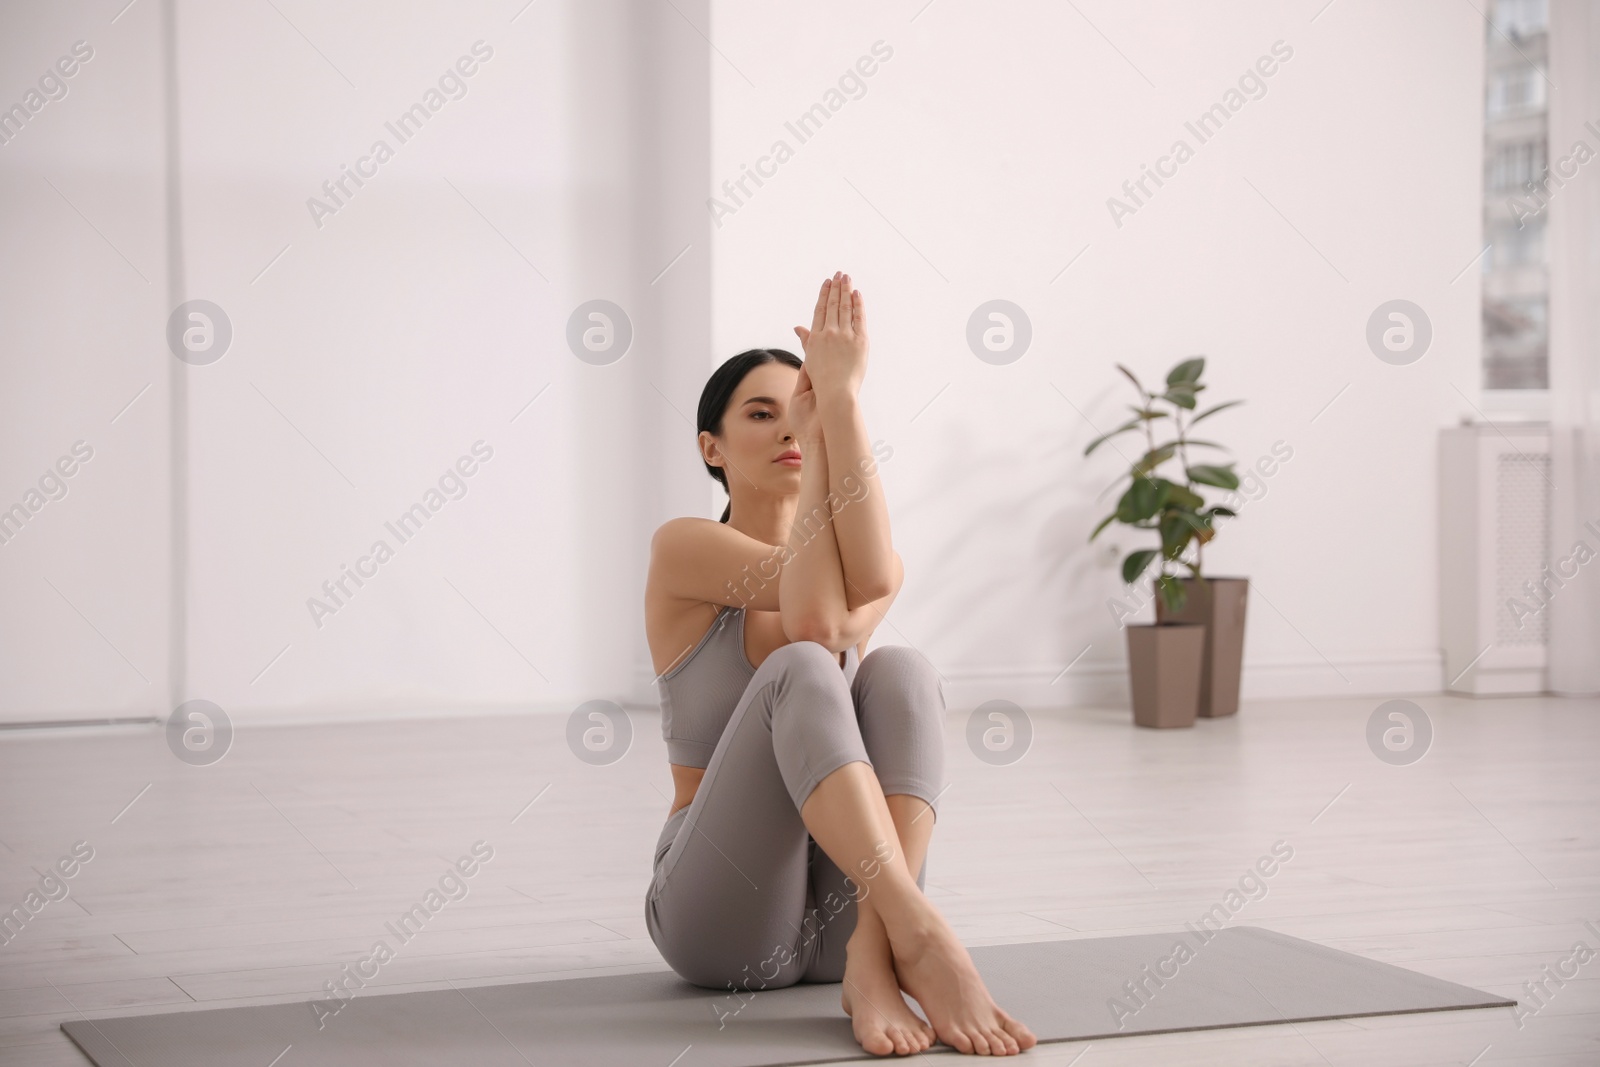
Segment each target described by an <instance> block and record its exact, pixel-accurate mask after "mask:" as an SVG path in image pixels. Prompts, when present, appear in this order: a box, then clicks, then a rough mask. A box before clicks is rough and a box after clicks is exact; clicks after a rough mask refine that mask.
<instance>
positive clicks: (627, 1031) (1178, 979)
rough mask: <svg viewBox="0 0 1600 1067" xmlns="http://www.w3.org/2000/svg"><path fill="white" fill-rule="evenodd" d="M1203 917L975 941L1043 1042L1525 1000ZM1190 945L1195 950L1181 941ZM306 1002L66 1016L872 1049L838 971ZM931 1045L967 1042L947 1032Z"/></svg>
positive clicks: (301, 1032) (221, 1044)
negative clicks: (1064, 937) (774, 980)
mask: <svg viewBox="0 0 1600 1067" xmlns="http://www.w3.org/2000/svg"><path fill="white" fill-rule="evenodd" d="M1208 932H1209V933H1210V934H1211V936H1210V938H1209V940H1207V941H1204V942H1203V943H1202V942H1201V941H1200V935H1199V934H1198V933H1196V932H1194V931H1193V930H1188V931H1185V932H1183V933H1176V934H1136V935H1131V936H1126V937H1096V938H1083V939H1079V940H1070V941H1042V942H1033V943H1030V944H1020V945H985V946H979V947H977V948H974V949H971V950H970V951H971V953H972V959H973V962H974V963H976V964H977V966H978V970H979V971H980V972H981V973H982V974H983V979H984V982H985V983H986V984H987V985H988V987H989V991H990V993H992V994H993V995H994V998H995V1001H996V1003H998V1004H1000V1005H1001V1006H1003V1007H1004V1008H1005V1009H1006V1010H1007V1011H1009V1012H1010V1013H1011V1014H1012V1015H1014V1016H1016V1017H1017V1018H1019V1019H1021V1020H1022V1021H1023V1022H1025V1023H1027V1024H1028V1026H1029V1028H1030V1029H1032V1030H1033V1032H1034V1033H1035V1034H1036V1035H1037V1036H1038V1038H1039V1041H1040V1042H1041V1043H1043V1042H1049V1041H1084V1040H1089V1039H1100V1038H1109V1037H1122V1036H1127V1035H1130V1034H1154V1033H1165V1032H1169V1031H1174V1030H1210V1029H1216V1028H1218V1027H1226V1026H1258V1025H1262V1024H1266V1023H1277V1022H1304V1021H1309V1020H1313V1019H1337V1018H1350V1017H1354V1016H1361V1015H1395V1014H1401V1013H1405V1012H1418V1011H1444V1010H1449V1009H1454V1008H1490V1007H1509V1006H1510V1005H1512V1004H1515V1003H1516V1001H1513V1000H1507V999H1505V998H1504V997H1497V996H1493V995H1491V994H1489V993H1484V992H1482V991H1480V990H1476V989H1471V988H1469V987H1467V986H1464V985H1457V984H1456V983H1454V982H1446V981H1442V980H1440V979H1438V978H1430V977H1428V976H1427V975H1422V974H1417V973H1416V972H1414V971H1408V970H1405V969H1403V968H1400V967H1395V966H1392V965H1390V964H1387V963H1377V962H1375V961H1373V960H1368V959H1363V958H1362V957H1360V956H1355V955H1352V954H1351V953H1348V952H1341V951H1339V950H1337V949H1331V948H1324V947H1322V946H1321V945H1316V944H1313V943H1311V942H1310V941H1302V940H1300V939H1299V938H1295V937H1289V936H1287V935H1286V934H1280V933H1275V932H1273V931H1271V930H1264V929H1261V928H1260V927H1254V926H1234V927H1228V928H1225V929H1222V930H1217V931H1208ZM1179 943H1181V944H1183V945H1186V946H1187V947H1188V950H1189V952H1188V953H1187V954H1182V953H1177V952H1176V950H1175V948H1174V946H1175V945H1176V944H1179ZM1164 960H1165V961H1167V962H1162V961H1164ZM1146 967H1148V968H1149V971H1148V972H1146V970H1145V968H1146ZM1169 976H1170V977H1169ZM1141 980H1142V983H1143V989H1144V992H1143V993H1141V994H1140V998H1135V997H1134V996H1133V995H1132V994H1131V993H1130V992H1129V989H1128V987H1127V986H1126V985H1125V984H1124V983H1134V984H1135V985H1137V984H1138V983H1139V982H1140V981H1141ZM1158 982H1159V983H1160V984H1159V985H1158V984H1157V983H1158ZM1114 999H1115V1000H1116V1001H1120V1002H1121V1004H1122V1009H1121V1011H1120V1013H1119V1012H1118V1011H1116V1010H1115V1006H1114V1003H1113V1000H1114ZM312 1003H314V1002H303V1001H300V1002H294V1003H289V1004H272V1005H262V1006H259V1007H245V1008H215V1009H211V1010H206V1011H186V1012H169V1013H164V1014H158V1015H135V1016H123V1017H119V1018H108V1019H95V1020H78V1021H74V1022H67V1023H62V1024H61V1028H62V1029H63V1030H65V1031H66V1032H67V1034H68V1035H69V1036H70V1037H71V1038H72V1040H73V1041H76V1042H77V1043H78V1046H79V1047H80V1048H82V1049H83V1051H84V1052H86V1053H87V1054H88V1055H89V1057H90V1058H91V1059H92V1060H94V1062H95V1063H96V1064H97V1065H99V1067H190V1065H195V1067H201V1065H204V1067H268V1065H269V1064H276V1065H277V1067H322V1065H325V1064H326V1065H333V1064H338V1065H342V1067H367V1065H371V1067H380V1065H381V1067H406V1065H410V1064H417V1065H424V1064H426V1065H429V1067H432V1065H435V1064H440V1063H470V1064H473V1065H475V1067H501V1065H504V1067H529V1064H536V1065H539V1067H544V1065H547V1064H561V1065H574V1067H600V1065H605V1067H611V1065H616V1067H638V1065H640V1064H654V1065H658V1067H667V1065H669V1064H670V1065H672V1067H778V1065H782V1064H802V1063H823V1062H832V1061H838V1060H852V1059H861V1058H864V1057H866V1055H867V1054H866V1053H864V1052H863V1051H862V1050H861V1047H860V1046H859V1045H857V1044H856V1042H855V1039H854V1038H853V1037H852V1036H851V1034H850V1020H849V1019H848V1018H847V1017H846V1016H845V1014H844V1013H843V1011H841V1010H840V1008H839V986H838V985H837V984H827V985H797V986H789V987H787V988H785V989H769V990H758V991H756V992H754V993H753V994H748V993H747V994H745V995H744V998H743V999H736V998H734V997H733V995H732V994H718V993H716V992H713V991H711V990H707V989H700V988H698V987H696V986H691V985H689V984H688V983H687V982H684V981H683V980H682V979H680V978H678V976H677V975H675V974H673V973H672V972H671V971H659V972H651V973H647V974H628V975H612V976H607V977H598V978H569V979H561V980H554V981H543V982H522V983H518V984H516V985H497V986H476V987H471V988H461V989H452V988H445V989H439V990H427V991H425V992H419V993H391V994H387V995H385V994H379V993H375V992H371V991H366V992H363V993H361V994H359V995H358V996H357V997H356V998H355V999H353V1000H351V1001H349V1002H348V1003H346V1004H345V1006H344V1008H343V1010H342V1011H340V1012H339V1013H338V1014H337V1015H332V1016H327V1017H326V1018H325V1019H324V1024H325V1025H324V1026H323V1028H322V1029H321V1030H320V1031H319V1030H318V1028H317V1013H316V1012H315V1011H314V1010H313V1009H312V1006H311V1004H312ZM1119 1024H1120V1025H1119ZM928 1051H929V1052H930V1053H944V1054H955V1050H954V1049H951V1048H949V1047H948V1046H946V1045H943V1044H935V1045H934V1046H933V1047H932V1048H931V1049H929V1050H928ZM285 1053H287V1054H285ZM280 1057H281V1058H280Z"/></svg>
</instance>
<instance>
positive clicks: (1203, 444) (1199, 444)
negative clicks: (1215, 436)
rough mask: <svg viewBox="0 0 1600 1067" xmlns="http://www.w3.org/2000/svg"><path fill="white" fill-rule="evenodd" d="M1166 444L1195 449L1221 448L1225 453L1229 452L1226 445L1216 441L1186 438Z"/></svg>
mask: <svg viewBox="0 0 1600 1067" xmlns="http://www.w3.org/2000/svg"><path fill="white" fill-rule="evenodd" d="M1164 443H1165V444H1169V445H1193V446H1194V447H1195V448H1220V449H1222V450H1223V451H1224V452H1226V451H1227V450H1228V448H1227V446H1226V445H1219V444H1217V443H1216V442H1215V441H1194V440H1190V439H1189V438H1184V439H1183V440H1176V439H1174V440H1172V441H1167V442H1164Z"/></svg>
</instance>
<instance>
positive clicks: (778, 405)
mask: <svg viewBox="0 0 1600 1067" xmlns="http://www.w3.org/2000/svg"><path fill="white" fill-rule="evenodd" d="M799 377H800V372H799V371H798V370H796V369H795V368H794V367H791V366H789V365H788V364H785V363H778V362H772V363H763V364H761V365H760V366H758V367H756V368H755V369H754V370H752V371H751V372H750V373H749V374H746V375H745V376H744V381H742V382H740V383H739V387H738V388H737V389H735V390H734V393H733V399H732V400H731V401H730V402H729V404H728V409H727V411H725V412H723V415H722V436H721V437H720V438H719V437H713V436H712V435H711V434H710V433H707V432H705V431H702V432H701V434H700V447H701V451H702V454H703V455H704V456H705V458H706V461H707V462H708V463H710V464H711V465H712V466H713V467H716V466H720V467H722V469H723V471H724V473H725V474H726V475H727V478H728V491H729V493H730V495H731V494H732V493H734V492H742V491H744V490H746V489H756V490H758V491H762V492H768V493H775V494H784V493H798V492H799V491H800V463H799V461H798V460H795V459H792V458H791V459H785V460H780V459H779V457H780V456H783V455H785V454H786V453H797V452H799V451H800V446H799V444H797V443H796V441H795V439H794V431H793V430H792V429H790V427H789V399H790V397H792V396H793V395H794V383H795V381H796V380H797V379H798V378H799ZM719 460H720V462H719ZM738 487H743V488H742V489H741V488H738Z"/></svg>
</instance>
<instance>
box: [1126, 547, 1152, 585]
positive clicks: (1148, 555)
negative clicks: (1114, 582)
mask: <svg viewBox="0 0 1600 1067" xmlns="http://www.w3.org/2000/svg"><path fill="white" fill-rule="evenodd" d="M1155 558H1156V550H1155V549H1153V548H1141V549H1140V550H1139V551H1137V552H1129V553H1128V556H1127V558H1126V559H1124V560H1123V561H1122V580H1123V581H1124V582H1126V583H1127V584H1129V585H1132V584H1133V583H1134V582H1135V581H1137V580H1138V578H1139V575H1141V574H1143V573H1144V569H1145V568H1146V567H1148V566H1150V561H1151V560H1153V559H1155Z"/></svg>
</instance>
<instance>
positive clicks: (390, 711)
mask: <svg viewBox="0 0 1600 1067" xmlns="http://www.w3.org/2000/svg"><path fill="white" fill-rule="evenodd" d="M1063 665H1064V664H1063ZM1443 669H1444V668H1443V661H1442V659H1441V657H1440V655H1439V653H1438V652H1432V653H1409V654H1394V655H1376V654H1374V655H1368V656H1361V657H1349V658H1340V659H1336V660H1334V661H1333V662H1332V663H1329V662H1327V661H1325V660H1322V659H1309V660H1307V659H1300V660H1267V661H1259V660H1257V661H1250V662H1247V663H1246V664H1245V666H1244V677H1243V679H1242V681H1241V683H1240V699H1241V700H1244V701H1259V700H1295V699H1310V698H1317V697H1351V696H1391V695H1396V694H1403V693H1411V694H1415V693H1424V694H1428V693H1440V692H1443V691H1444V679H1443V676H1442V672H1443ZM944 676H945V679H946V681H947V683H948V688H947V690H946V699H947V701H948V703H949V706H950V707H951V708H953V709H967V708H975V707H977V706H978V705H979V704H982V703H983V702H984V701H987V700H996V699H1003V700H1010V701H1013V702H1015V703H1017V704H1020V705H1021V706H1022V707H1024V708H1030V709H1031V708H1050V707H1127V706H1128V703H1129V696H1128V667H1127V663H1126V661H1123V660H1102V661H1098V662H1096V661H1091V660H1088V659H1084V660H1080V661H1079V662H1077V663H1075V664H1073V665H1072V667H1071V668H1070V669H1068V670H1067V671H1066V672H1065V673H1062V667H1061V666H1045V667H1024V666H1014V667H969V668H965V669H963V668H961V667H960V666H946V667H945V668H944ZM597 695H598V696H603V697H605V698H606V699H610V700H614V701H616V702H617V703H618V704H620V705H621V706H622V707H623V708H625V709H626V710H628V711H630V712H632V711H640V712H653V711H655V710H656V709H657V707H658V706H659V705H658V698H657V695H656V688H655V677H654V675H652V674H649V673H647V670H646V671H641V672H639V673H637V674H636V676H635V678H634V684H633V687H632V691H631V692H625V693H612V694H586V695H582V696H580V695H574V696H573V697H572V698H571V699H569V700H565V701H561V700H529V701H499V702H490V701H484V702H474V701H452V700H449V699H446V698H439V699H428V700H424V699H417V698H406V699H399V700H396V699H393V698H388V699H374V700H370V701H360V702H354V701H352V702H341V703H338V704H330V705H320V706H316V707H301V706H291V707H282V706H279V707H271V706H261V707H232V708H224V709H223V710H225V711H227V713H228V715H229V718H230V720H231V721H232V723H233V725H234V726H235V728H247V727H256V726H301V725H307V724H312V723H344V722H373V721H383V720H404V719H440V718H464V717H471V716H478V715H570V714H571V713H572V710H573V709H574V708H576V707H577V706H578V705H579V704H581V703H583V702H584V701H585V700H589V699H592V698H593V697H594V696H597ZM73 717H74V718H81V717H82V716H81V715H75V716H73ZM29 718H30V719H34V718H39V717H38V716H29ZM159 721H160V722H165V721H166V716H165V715H164V714H162V715H161V716H160V718H159ZM121 728H127V729H152V728H154V726H153V724H152V725H145V726H128V727H121ZM22 732H25V731H20V730H19V731H18V733H22Z"/></svg>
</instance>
